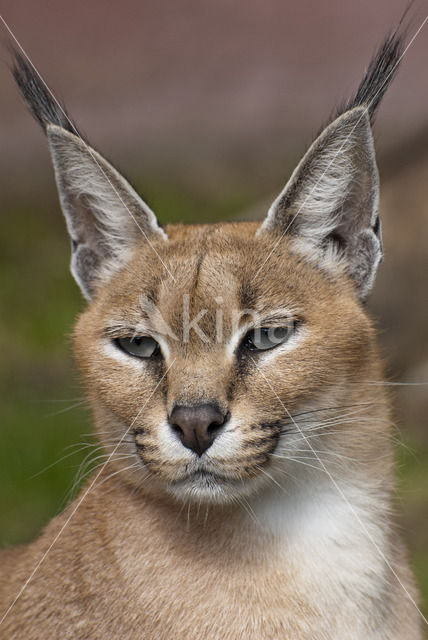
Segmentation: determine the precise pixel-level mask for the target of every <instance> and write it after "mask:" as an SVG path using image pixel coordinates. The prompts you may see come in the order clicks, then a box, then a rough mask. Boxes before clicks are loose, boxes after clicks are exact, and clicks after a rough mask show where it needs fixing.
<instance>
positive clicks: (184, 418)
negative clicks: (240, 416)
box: [169, 404, 229, 456]
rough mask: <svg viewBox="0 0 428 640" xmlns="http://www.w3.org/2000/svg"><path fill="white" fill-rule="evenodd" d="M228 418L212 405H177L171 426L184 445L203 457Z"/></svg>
mask: <svg viewBox="0 0 428 640" xmlns="http://www.w3.org/2000/svg"><path fill="white" fill-rule="evenodd" d="M228 417H229V416H228V414H224V413H222V412H221V411H220V410H219V408H218V407H216V406H215V405H212V404H200V405H196V406H185V405H176V406H175V407H174V409H173V410H172V412H171V415H170V417H169V424H170V426H171V429H172V430H173V431H174V432H175V433H176V434H177V436H178V437H179V438H180V440H181V442H182V443H183V445H184V446H185V447H187V448H188V449H191V450H192V451H194V452H195V453H197V454H198V456H201V455H202V454H203V453H204V452H205V451H206V450H207V449H208V448H209V447H210V446H211V445H212V443H213V442H214V440H215V439H216V437H217V436H218V434H219V433H220V431H221V430H222V429H223V426H224V424H225V423H226V421H227V420H228Z"/></svg>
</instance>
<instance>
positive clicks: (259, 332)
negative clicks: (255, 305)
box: [241, 324, 294, 351]
mask: <svg viewBox="0 0 428 640" xmlns="http://www.w3.org/2000/svg"><path fill="white" fill-rule="evenodd" d="M293 331H294V324H290V325H289V326H287V327H258V328H256V329H251V331H249V332H248V333H247V334H246V336H245V338H244V339H243V341H242V343H241V345H242V347H243V348H244V349H248V350H249V351H267V350H268V349H274V347H277V346H278V345H280V344H284V342H287V340H288V339H289V338H290V337H291V336H292V334H293Z"/></svg>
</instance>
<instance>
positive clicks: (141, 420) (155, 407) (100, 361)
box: [75, 223, 376, 502]
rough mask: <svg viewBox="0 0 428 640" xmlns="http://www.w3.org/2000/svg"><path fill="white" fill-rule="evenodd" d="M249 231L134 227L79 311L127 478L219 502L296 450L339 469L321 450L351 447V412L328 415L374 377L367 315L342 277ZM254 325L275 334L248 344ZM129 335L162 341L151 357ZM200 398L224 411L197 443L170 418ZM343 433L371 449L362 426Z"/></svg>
mask: <svg viewBox="0 0 428 640" xmlns="http://www.w3.org/2000/svg"><path fill="white" fill-rule="evenodd" d="M257 229H258V225H257V224H252V223H235V224H219V225H204V226H202V225H201V226H192V227H182V226H174V227H167V229H166V232H167V234H168V238H169V241H168V242H165V241H164V240H163V239H161V238H160V239H159V240H157V241H156V240H155V241H154V242H152V243H151V246H150V245H149V244H148V243H147V242H146V241H145V240H144V238H142V239H141V243H140V244H139V246H138V247H137V249H136V250H135V253H134V255H133V257H132V258H131V259H130V261H129V263H128V264H127V265H125V266H124V267H123V268H122V269H121V270H120V272H119V273H117V274H116V275H115V276H113V278H112V279H111V281H110V282H109V284H108V285H107V286H106V287H100V288H99V290H98V291H97V292H96V294H95V296H94V300H93V302H92V303H91V305H90V306H89V308H88V310H87V311H85V312H84V313H83V315H82V316H81V318H80V321H79V323H78V326H77V328H76V331H75V348H76V352H77V357H78V360H79V362H80V363H81V366H82V368H83V371H84V373H85V375H86V377H87V379H88V387H89V388H90V389H91V391H90V397H91V401H92V404H93V406H94V408H95V414H96V419H97V425H98V428H99V432H100V438H101V441H102V442H103V443H104V446H105V448H106V449H107V451H108V452H111V453H113V452H114V454H113V456H112V464H113V466H114V467H115V468H116V469H117V470H119V469H121V475H122V476H123V474H126V477H127V479H128V481H129V482H131V483H133V484H134V485H135V486H137V487H144V488H145V489H147V488H149V489H150V490H155V491H158V492H159V491H161V492H166V493H167V494H170V495H173V496H175V497H176V498H178V499H181V500H183V499H184V500H188V499H195V500H197V501H198V502H201V501H202V502H204V501H207V502H225V501H230V500H233V499H236V498H239V497H240V496H248V495H251V494H253V493H255V492H258V491H261V490H262V489H263V487H265V486H267V485H270V486H272V483H277V484H280V485H281V486H284V487H285V488H286V486H287V474H292V475H294V474H295V473H296V469H295V467H296V462H295V460H296V458H297V459H298V458H300V459H301V460H305V459H306V460H308V459H309V458H311V464H313V465H314V466H316V465H319V464H321V460H320V458H321V459H322V460H323V462H322V464H326V465H328V467H329V468H330V469H332V465H333V469H335V474H337V471H338V469H337V466H340V459H341V457H340V455H339V454H338V455H337V458H336V459H335V458H332V456H331V455H330V456H323V455H322V451H321V448H325V449H326V451H327V450H328V449H330V450H331V449H332V447H333V450H337V449H339V450H340V449H341V448H342V449H343V448H345V449H346V451H347V452H348V453H349V451H350V450H352V445H353V441H354V438H353V436H352V419H351V418H349V424H346V419H345V418H343V419H342V425H341V429H342V430H339V431H338V428H337V425H336V427H335V423H333V424H332V425H331V427H330V429H331V431H332V433H331V434H329V433H328V429H329V424H328V423H329V418H330V419H331V418H332V417H333V416H335V417H336V418H337V416H338V414H340V415H341V416H347V415H348V416H352V415H355V414H358V415H359V417H361V412H363V413H364V407H362V408H361V406H359V404H358V397H354V392H355V391H357V396H358V383H359V382H361V380H367V379H371V378H373V377H374V376H376V371H375V369H374V364H373V362H374V357H375V354H374V346H373V345H374V338H373V331H372V328H371V325H370V323H369V320H368V319H367V316H366V315H365V313H364V311H363V310H362V307H361V304H360V302H359V300H358V296H357V294H356V292H355V289H354V287H353V285H352V283H351V282H350V280H349V278H347V277H346V276H344V275H340V274H339V275H336V276H333V275H332V274H331V273H328V271H326V270H322V269H319V268H318V267H317V266H315V265H313V264H311V263H310V261H309V260H307V259H305V258H302V257H301V256H300V255H299V254H298V253H297V252H296V251H294V249H293V242H292V240H288V239H287V240H284V239H283V240H282V241H281V242H279V243H278V242H277V237H276V236H275V235H272V234H271V233H269V232H264V233H263V232H262V233H259V234H257ZM153 249H155V251H154V250H153ZM272 249H274V250H273V252H272ZM268 256H269V258H268ZM267 258H268V259H267ZM192 321H193V324H192ZM263 327H277V328H278V329H279V333H278V336H279V340H278V343H275V344H274V346H273V347H272V348H267V349H266V350H254V349H251V344H248V335H252V331H254V330H257V329H260V328H263ZM132 336H147V337H150V338H152V339H153V340H154V341H156V343H157V344H158V345H159V347H158V348H157V349H156V352H155V353H154V354H153V356H152V357H149V358H141V357H138V356H135V355H133V354H131V353H127V352H126V351H125V350H124V349H122V348H121V347H120V342H119V341H120V339H123V338H125V339H126V338H128V339H129V338H132ZM273 337H275V336H273ZM268 346H270V345H268ZM201 405H202V406H205V405H209V406H214V407H216V408H217V411H218V412H219V414H220V415H221V416H222V419H221V420H220V421H219V424H217V423H214V424H213V425H212V426H211V429H212V431H213V435H212V437H213V440H212V443H211V444H210V446H209V447H208V448H207V449H206V450H205V451H203V452H197V451H195V450H193V449H192V448H189V447H188V446H185V444H186V443H185V444H183V442H182V438H181V437H182V435H183V434H182V433H181V432H180V429H179V428H178V427H177V426H174V420H173V419H171V415H172V414H173V411H174V407H177V406H185V407H189V406H190V407H192V406H194V407H198V406H201ZM320 410H323V411H320ZM324 423H325V424H324ZM371 428H372V429H375V427H373V425H372V427H371ZM321 431H322V436H323V437H322V439H321V441H320V438H317V437H316V436H317V434H321ZM180 436H181V437H180ZM308 436H310V437H308ZM370 437H371V438H372V436H370ZM342 438H343V439H344V440H345V442H346V444H345V442H344V443H343V445H342V444H341V440H342ZM332 439H335V441H336V442H335V444H334V443H333V442H332ZM372 442H373V443H376V439H374V440H373V438H372ZM354 444H355V446H359V447H360V448H362V455H363V457H364V456H367V455H368V454H369V452H370V446H371V445H370V444H369V443H368V442H364V444H363V443H362V442H361V432H360V431H359V432H358V433H357V434H356V442H355V443H354ZM314 449H315V450H316V451H317V452H319V455H316V456H315V455H314V453H313V450H314ZM342 461H343V458H342ZM334 465H336V468H335V467H334ZM306 471H307V470H306Z"/></svg>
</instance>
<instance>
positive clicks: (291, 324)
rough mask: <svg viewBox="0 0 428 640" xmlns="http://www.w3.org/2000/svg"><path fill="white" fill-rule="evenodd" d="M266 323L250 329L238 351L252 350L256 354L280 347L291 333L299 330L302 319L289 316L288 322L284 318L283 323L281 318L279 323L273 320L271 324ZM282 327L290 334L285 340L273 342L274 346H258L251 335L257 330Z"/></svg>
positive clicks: (289, 335)
mask: <svg viewBox="0 0 428 640" xmlns="http://www.w3.org/2000/svg"><path fill="white" fill-rule="evenodd" d="M275 320H277V319H275ZM266 325H267V326H256V327H253V328H252V329H249V330H248V331H247V333H246V334H245V335H244V337H243V338H242V340H241V342H240V344H239V346H238V351H240V352H241V353H242V352H245V351H251V353H253V354H254V355H257V354H262V353H264V352H265V351H272V350H273V349H275V348H276V347H279V346H280V345H281V344H284V342H287V340H288V338H289V337H291V335H293V334H294V333H295V332H296V331H297V329H298V326H299V325H300V321H299V320H297V319H292V320H290V319H289V318H288V319H287V321H286V322H284V320H283V323H282V324H281V320H279V323H278V324H277V323H276V322H275V324H274V323H273V322H271V323H269V324H268V323H267V322H266ZM280 328H284V329H288V335H287V336H286V337H285V338H284V340H282V341H278V342H276V343H273V344H272V346H269V347H266V348H264V349H263V348H259V347H257V346H256V345H255V344H254V343H253V342H252V339H251V335H252V334H254V332H255V331H257V330H259V331H269V330H270V329H280Z"/></svg>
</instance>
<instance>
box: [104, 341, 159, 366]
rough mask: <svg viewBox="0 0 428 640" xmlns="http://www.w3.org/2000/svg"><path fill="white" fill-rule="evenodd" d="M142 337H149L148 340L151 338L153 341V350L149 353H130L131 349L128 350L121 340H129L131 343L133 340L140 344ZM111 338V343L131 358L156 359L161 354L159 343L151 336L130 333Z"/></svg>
mask: <svg viewBox="0 0 428 640" xmlns="http://www.w3.org/2000/svg"><path fill="white" fill-rule="evenodd" d="M144 338H149V339H150V340H153V342H154V343H155V345H156V346H155V348H154V350H153V352H152V353H151V354H150V355H147V356H144V355H140V354H137V353H132V351H130V350H128V349H127V348H126V347H125V346H124V345H123V344H122V342H121V341H122V340H129V341H130V342H131V343H132V342H134V343H135V344H136V345H137V346H140V344H141V342H142V340H143V339H144ZM111 340H112V342H113V344H114V345H115V347H116V348H117V349H119V350H120V351H122V352H123V353H126V354H127V355H128V356H130V357H131V358H138V359H139V360H155V359H158V358H159V357H161V356H162V352H161V348H160V344H159V342H158V341H157V340H155V339H154V338H153V337H152V336H146V335H131V336H130V335H126V336H120V337H116V338H111Z"/></svg>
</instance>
